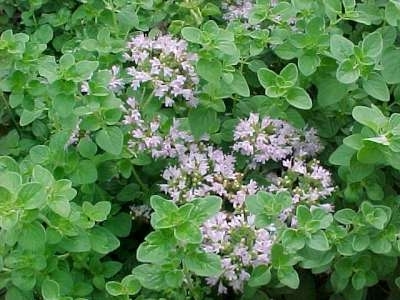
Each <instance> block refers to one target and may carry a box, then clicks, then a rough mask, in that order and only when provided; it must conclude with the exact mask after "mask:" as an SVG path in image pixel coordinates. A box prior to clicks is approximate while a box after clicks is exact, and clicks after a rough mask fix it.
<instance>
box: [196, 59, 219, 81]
mask: <svg viewBox="0 0 400 300" xmlns="http://www.w3.org/2000/svg"><path fill="white" fill-rule="evenodd" d="M196 70H197V73H198V74H199V75H200V77H202V78H204V79H205V80H207V81H209V82H211V83H217V82H219V80H221V76H222V65H221V62H220V61H219V60H216V59H214V60H208V59H204V58H200V59H199V60H198V62H197V65H196Z"/></svg>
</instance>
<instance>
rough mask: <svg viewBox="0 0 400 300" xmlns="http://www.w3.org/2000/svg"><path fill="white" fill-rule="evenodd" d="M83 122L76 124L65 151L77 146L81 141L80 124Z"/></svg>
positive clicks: (79, 121)
mask: <svg viewBox="0 0 400 300" xmlns="http://www.w3.org/2000/svg"><path fill="white" fill-rule="evenodd" d="M81 122H82V120H81V119H79V120H78V122H76V124H75V128H74V129H73V130H72V132H71V134H70V135H69V138H68V141H67V142H66V143H65V145H64V149H67V148H68V147H69V146H71V145H76V144H77V143H78V142H79V139H80V130H81V128H80V124H81Z"/></svg>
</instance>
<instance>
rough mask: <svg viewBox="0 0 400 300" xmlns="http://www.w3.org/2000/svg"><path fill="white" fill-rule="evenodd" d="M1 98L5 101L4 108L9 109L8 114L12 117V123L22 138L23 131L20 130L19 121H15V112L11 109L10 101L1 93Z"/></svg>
mask: <svg viewBox="0 0 400 300" xmlns="http://www.w3.org/2000/svg"><path fill="white" fill-rule="evenodd" d="M0 98H1V100H2V101H3V103H4V106H5V107H6V109H7V111H8V114H9V115H10V119H11V122H12V123H13V124H14V126H15V130H17V132H18V135H19V136H21V130H20V128H19V124H18V122H17V120H16V119H15V117H14V114H13V111H12V108H11V107H10V105H9V104H8V101H7V99H6V97H5V96H4V94H3V93H0Z"/></svg>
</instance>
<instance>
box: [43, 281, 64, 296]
mask: <svg viewBox="0 0 400 300" xmlns="http://www.w3.org/2000/svg"><path fill="white" fill-rule="evenodd" d="M42 296H43V299H44V300H59V299H60V286H59V285H58V283H57V282H56V281H54V280H51V279H45V280H44V281H43V282H42Z"/></svg>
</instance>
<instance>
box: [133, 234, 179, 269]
mask: <svg viewBox="0 0 400 300" xmlns="http://www.w3.org/2000/svg"><path fill="white" fill-rule="evenodd" d="M175 243H176V240H175V238H174V236H173V235H172V232H171V231H170V230H157V231H153V232H151V233H150V234H149V235H147V236H146V238H145V242H143V243H141V244H140V245H139V247H138V249H137V251H136V257H137V260H138V261H140V262H150V263H156V264H160V263H162V262H164V261H165V260H166V259H167V258H168V257H169V256H170V254H171V251H173V250H174V248H175Z"/></svg>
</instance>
